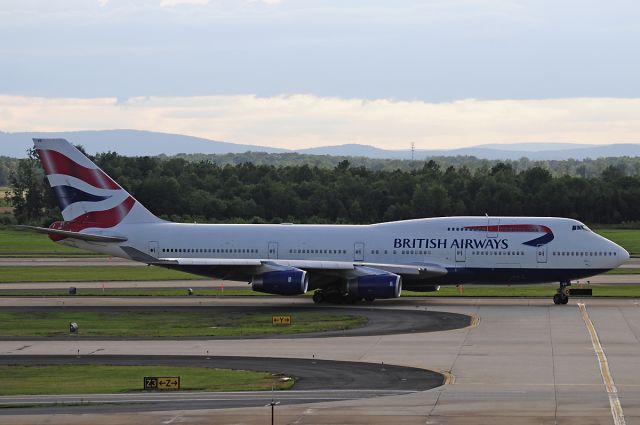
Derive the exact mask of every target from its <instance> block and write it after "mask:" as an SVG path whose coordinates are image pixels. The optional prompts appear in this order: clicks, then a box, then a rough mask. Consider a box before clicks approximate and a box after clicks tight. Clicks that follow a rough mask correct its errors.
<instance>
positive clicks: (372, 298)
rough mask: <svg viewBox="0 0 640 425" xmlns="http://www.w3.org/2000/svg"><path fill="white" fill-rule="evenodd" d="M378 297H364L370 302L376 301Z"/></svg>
mask: <svg viewBox="0 0 640 425" xmlns="http://www.w3.org/2000/svg"><path fill="white" fill-rule="evenodd" d="M375 299H376V297H364V300H365V301H366V302H368V303H372V302H373V301H375Z"/></svg>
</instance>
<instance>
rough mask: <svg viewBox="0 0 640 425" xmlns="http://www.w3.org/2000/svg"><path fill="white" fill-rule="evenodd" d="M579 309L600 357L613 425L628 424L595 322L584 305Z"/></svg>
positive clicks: (580, 304) (581, 304) (579, 304)
mask: <svg viewBox="0 0 640 425" xmlns="http://www.w3.org/2000/svg"><path fill="white" fill-rule="evenodd" d="M578 307H580V311H581V312H582V319H583V320H584V323H585V325H587V330H588V331H589V334H590V335H591V344H592V345H593V349H594V351H595V352H596V355H597V356H598V363H599V364H600V374H601V375H602V381H603V382H604V385H605V387H606V388H607V394H608V395H609V405H611V415H612V416H613V423H614V424H615V425H625V424H626V422H625V420H624V413H623V411H622V405H621V404H620V399H619V398H618V389H617V388H616V385H615V383H614V382H613V377H612V376H611V372H610V371H609V363H608V362H607V356H606V355H605V354H604V350H603V349H602V345H601V344H600V338H598V333H597V332H596V328H595V327H594V326H593V322H591V319H590V318H589V314H588V313H587V308H586V307H585V305H584V303H578Z"/></svg>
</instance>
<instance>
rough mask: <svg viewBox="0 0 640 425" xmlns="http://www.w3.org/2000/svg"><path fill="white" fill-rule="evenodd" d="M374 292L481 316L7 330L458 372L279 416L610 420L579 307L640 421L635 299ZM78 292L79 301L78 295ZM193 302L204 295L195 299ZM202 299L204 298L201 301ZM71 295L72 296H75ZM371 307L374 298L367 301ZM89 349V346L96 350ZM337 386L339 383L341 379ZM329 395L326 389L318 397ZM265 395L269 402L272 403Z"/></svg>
mask: <svg viewBox="0 0 640 425" xmlns="http://www.w3.org/2000/svg"><path fill="white" fill-rule="evenodd" d="M43 301H47V302H49V303H50V304H54V305H59V303H60V302H61V300H60V299H52V300H48V299H37V298H20V299H11V301H8V300H7V299H4V298H3V299H2V300H1V302H2V305H7V303H9V302H11V304H12V305H14V304H15V303H18V304H19V305H33V304H34V303H35V304H37V303H39V304H40V305H41V304H42V303H43ZM62 301H64V302H72V303H75V305H80V304H82V305H85V306H87V305H89V306H90V305H94V304H93V303H103V304H102V305H105V304H104V303H105V302H106V304H107V305H109V304H111V305H121V304H120V303H130V304H131V303H133V302H134V300H131V299H129V298H126V299H121V298H111V299H110V298H109V297H105V299H103V298H100V299H98V300H95V299H94V300H90V299H89V300H87V299H78V298H68V297H65V298H64V299H63V300H62ZM389 301H391V302H380V303H378V302H376V303H374V304H373V306H372V307H369V308H374V309H376V310H380V311H381V312H383V313H390V312H391V311H395V310H411V311H415V310H427V311H437V312H440V311H444V312H453V313H461V314H467V315H474V316H475V317H477V318H478V321H477V322H475V325H474V326H470V327H466V328H464V329H458V330H449V331H441V332H425V333H404V334H388V335H364V336H341V337H331V338H279V339H271V338H266V339H253V340H250V339H249V340H187V341H184V340H174V339H169V340H164V339H163V340H145V341H135V342H131V341H113V340H103V341H100V340H78V341H74V342H73V343H70V342H68V341H42V340H30V339H23V340H11V341H9V340H3V341H0V353H2V355H3V356H4V355H11V356H23V355H24V356H32V355H74V354H76V350H78V349H79V350H80V351H81V354H82V355H83V356H89V357H93V356H95V357H100V356H103V355H108V356H112V355H127V356H136V355H141V356H154V355H158V354H159V353H161V354H162V355H167V356H184V355H194V356H203V355H204V353H206V352H209V353H210V355H212V356H225V357H226V356H238V355H241V356H250V357H260V358H264V359H268V358H277V359H307V360H308V359H312V358H314V357H315V359H319V360H332V361H349V362H365V363H372V364H382V362H384V364H385V365H396V366H407V367H415V368H419V369H426V370H432V371H435V372H450V373H451V374H452V375H453V378H452V380H450V381H449V382H448V383H447V384H445V385H443V386H440V387H437V388H434V389H431V390H426V391H417V392H408V393H405V394H394V395H385V396H382V397H374V398H364V399H342V400H338V401H326V400H322V401H320V402H317V403H302V404H291V405H283V406H278V407H277V414H276V420H277V423H278V424H283V423H287V424H293V423H295V424H321V423H322V424H325V423H328V424H344V423H362V424H364V423H367V424H369V423H371V424H376V423H379V424H389V423H394V424H513V423H518V424H541V423H542V424H554V423H558V424H574V423H575V424H578V423H579V424H611V423H615V422H614V418H613V417H612V408H611V405H610V397H611V394H609V393H608V391H607V385H606V383H605V381H604V380H603V375H602V373H601V364H600V362H599V360H598V357H597V355H596V351H595V350H594V345H593V342H592V338H591V335H590V331H589V329H588V327H587V326H586V325H585V320H584V318H583V314H582V312H581V309H580V308H579V306H578V304H577V302H583V303H584V304H585V306H584V309H585V311H586V313H587V315H588V317H589V320H590V321H591V322H592V325H593V328H594V330H595V331H596V332H597V335H598V338H599V342H600V344H601V346H602V351H603V353H606V360H607V365H608V370H609V371H610V379H611V382H612V383H613V387H614V388H615V389H616V390H617V393H616V397H617V399H618V400H619V403H620V406H621V411H622V412H623V415H624V416H623V418H624V421H625V422H624V423H626V424H637V423H640V368H639V367H638V364H639V363H638V359H639V358H640V307H639V303H638V300H636V299H587V298H585V299H578V298H575V297H574V298H572V299H571V300H570V303H569V304H568V305H565V306H558V305H553V304H552V303H551V302H550V300H546V299H501V298H499V299H479V298H476V299H469V298H455V299H442V298H437V299H436V298H420V299H409V298H406V299H403V298H400V299H398V300H389ZM137 302H138V303H139V304H141V305H152V302H153V303H162V305H167V304H173V305H177V306H186V305H206V306H210V307H211V308H215V307H216V306H234V307H237V306H245V307H246V308H253V307H254V306H257V305H262V306H265V305H268V306H271V307H285V306H294V305H297V306H299V305H300V304H301V303H308V302H310V301H309V300H306V299H300V298H297V299H283V298H279V297H267V298H261V299H252V298H246V297H245V298H242V299H238V298H235V299H222V298H218V299H216V298H210V299H209V298H205V299H202V300H195V299H193V298H187V297H184V298H173V299H171V298H170V299H162V300H138V301H137ZM77 303H80V304H77ZM194 303H195V304H194ZM199 303H202V304H199ZM65 305H66V304H65ZM358 308H365V307H358ZM90 353H91V354H90ZM334 389H335V390H339V388H334ZM320 399H321V397H320ZM265 404H266V403H265ZM269 412H270V411H269V408H267V407H263V406H259V407H245V408H230V409H217V410H215V409H204V410H186V409H182V408H177V409H176V410H173V411H156V412H126V413H114V412H111V411H108V412H104V413H87V414H86V415H76V414H53V415H49V414H47V415H31V414H14V415H7V416H3V419H4V420H5V421H6V423H12V424H18V425H19V424H27V423H44V422H46V423H48V424H80V423H92V424H95V425H99V424H125V423H139V424H145V425H146V424H167V423H189V424H229V423H243V424H263V423H268V422H267V421H268V418H269V416H268V415H269V414H270V413H269Z"/></svg>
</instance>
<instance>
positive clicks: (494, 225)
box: [487, 218, 500, 238]
mask: <svg viewBox="0 0 640 425" xmlns="http://www.w3.org/2000/svg"><path fill="white" fill-rule="evenodd" d="M499 226H500V219H499V218H489V219H488V220H487V237H488V238H497V237H498V229H499Z"/></svg>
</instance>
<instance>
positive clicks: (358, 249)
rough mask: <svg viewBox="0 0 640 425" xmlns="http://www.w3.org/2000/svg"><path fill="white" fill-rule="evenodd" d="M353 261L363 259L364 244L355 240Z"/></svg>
mask: <svg viewBox="0 0 640 425" xmlns="http://www.w3.org/2000/svg"><path fill="white" fill-rule="evenodd" d="M353 261H364V244H363V243H362V242H356V243H355V244H354V246H353Z"/></svg>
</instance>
